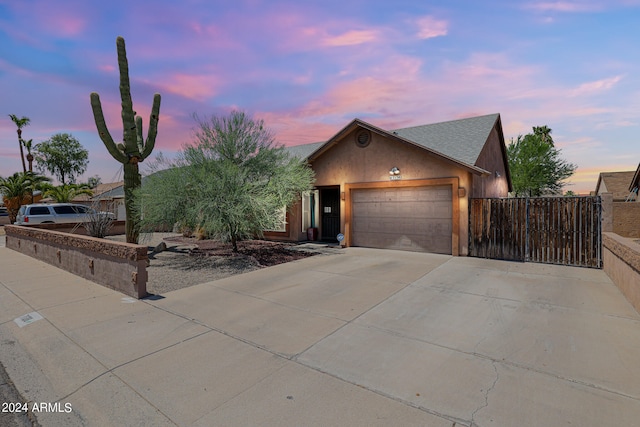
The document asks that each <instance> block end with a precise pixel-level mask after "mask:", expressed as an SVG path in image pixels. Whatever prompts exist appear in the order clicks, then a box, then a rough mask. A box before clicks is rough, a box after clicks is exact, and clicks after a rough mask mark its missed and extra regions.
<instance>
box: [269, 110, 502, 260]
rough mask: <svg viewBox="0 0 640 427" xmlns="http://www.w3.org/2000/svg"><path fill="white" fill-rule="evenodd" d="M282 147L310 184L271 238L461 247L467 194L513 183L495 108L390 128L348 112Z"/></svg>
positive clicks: (443, 249) (492, 193)
mask: <svg viewBox="0 0 640 427" xmlns="http://www.w3.org/2000/svg"><path fill="white" fill-rule="evenodd" d="M289 150H290V152H291V154H293V155H295V156H298V157H300V158H302V159H305V160H306V161H307V162H309V164H310V165H311V167H312V168H313V170H314V171H315V185H314V189H313V191H311V192H309V193H307V194H304V195H303V196H302V197H301V199H300V201H299V202H298V203H296V204H295V205H294V206H293V207H291V208H290V209H289V211H288V212H286V221H283V226H282V228H281V229H279V230H273V231H268V232H266V233H265V237H267V238H271V239H279V240H289V241H302V240H307V239H308V238H309V237H314V238H318V239H319V240H324V241H336V240H337V239H338V235H340V238H343V241H342V243H343V244H344V245H346V246H365V247H372V248H389V249H400V250H409V251H423V252H432V253H442V254H452V255H467V248H468V243H467V242H468V226H469V199H470V198H479V197H506V196H507V195H508V192H509V191H511V190H512V188H511V178H510V174H509V166H508V162H507V154H506V147H505V141H504V135H503V131H502V123H501V119H500V115H499V114H491V115H486V116H480V117H471V118H467V119H462V120H453V121H448V122H444V123H435V124H429V125H423V126H415V127H409V128H404V129H396V130H385V129H381V128H379V127H376V126H373V125H371V124H370V123H367V122H365V121H362V120H359V119H355V120H353V121H352V122H351V123H349V124H347V125H346V126H345V127H344V128H342V129H341V130H340V131H339V132H338V133H336V134H335V135H334V136H333V137H331V138H330V139H329V140H328V141H326V142H320V143H314V144H305V145H298V146H293V147H289ZM309 229H311V230H309Z"/></svg>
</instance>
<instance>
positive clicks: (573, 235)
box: [469, 196, 602, 268]
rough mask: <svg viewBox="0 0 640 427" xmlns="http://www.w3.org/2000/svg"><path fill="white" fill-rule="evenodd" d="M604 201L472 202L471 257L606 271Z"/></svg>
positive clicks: (484, 200)
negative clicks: (603, 224) (603, 228)
mask: <svg viewBox="0 0 640 427" xmlns="http://www.w3.org/2000/svg"><path fill="white" fill-rule="evenodd" d="M601 218H602V211H601V203H600V197H599V196H594V197H540V198H507V199H471V203H470V205H469V255H470V256H474V257H480V258H493V259H504V260H514V261H530V262H540V263H548V264H561V265H572V266H578V267H594V268H602V233H601V231H602V229H601V224H602V222H601Z"/></svg>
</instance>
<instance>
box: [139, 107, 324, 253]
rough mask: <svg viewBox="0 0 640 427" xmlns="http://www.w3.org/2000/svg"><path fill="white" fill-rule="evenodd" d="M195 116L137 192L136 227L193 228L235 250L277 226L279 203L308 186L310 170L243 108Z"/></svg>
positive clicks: (286, 202) (287, 201)
mask: <svg viewBox="0 0 640 427" xmlns="http://www.w3.org/2000/svg"><path fill="white" fill-rule="evenodd" d="M196 121H197V122H198V130H197V131H196V132H195V141H194V142H193V144H192V145H188V146H185V147H184V148H183V150H182V152H181V154H180V156H179V158H178V160H177V161H176V162H174V163H173V164H170V166H171V167H170V168H169V169H167V170H162V171H160V172H157V173H155V174H152V175H150V176H149V177H147V179H146V181H145V184H144V186H143V187H142V189H141V191H140V192H139V193H138V194H139V195H140V197H139V198H138V201H139V202H140V206H141V209H142V211H143V213H144V219H143V227H144V228H148V229H149V228H153V227H155V226H158V225H164V226H167V225H173V224H175V223H180V224H184V225H187V226H189V227H192V228H201V229H202V230H203V231H204V232H205V233H206V234H207V235H209V236H211V237H214V238H217V239H220V240H222V241H227V242H231V244H232V246H233V250H234V251H236V252H237V251H238V245H237V243H238V241H239V240H242V239H244V238H247V237H254V236H261V235H262V232H263V230H268V229H272V228H275V227H276V226H277V225H278V223H279V221H280V220H281V215H280V212H282V208H283V207H285V206H287V207H289V206H291V205H292V204H293V203H294V201H295V200H296V199H297V197H299V195H300V193H301V192H302V191H306V190H309V189H310V188H311V186H312V184H313V171H312V170H311V168H310V167H309V165H308V164H306V163H305V162H302V161H300V160H299V159H296V158H292V157H290V156H289V154H288V152H287V151H286V150H285V149H284V147H282V146H280V145H277V144H276V142H275V140H274V137H273V134H272V133H271V132H270V131H269V130H268V129H266V128H265V126H264V123H263V122H262V121H261V120H254V119H252V118H250V117H249V116H247V115H246V114H245V113H243V112H238V111H234V112H232V113H231V114H230V115H229V116H228V117H211V118H210V119H208V120H200V119H198V118H197V117H196Z"/></svg>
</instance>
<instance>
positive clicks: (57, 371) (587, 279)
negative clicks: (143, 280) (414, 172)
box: [0, 248, 640, 427]
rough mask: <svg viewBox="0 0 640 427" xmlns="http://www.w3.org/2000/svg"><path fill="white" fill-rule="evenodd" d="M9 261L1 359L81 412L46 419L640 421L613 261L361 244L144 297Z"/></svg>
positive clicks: (1, 303) (34, 393) (22, 380)
mask: <svg viewBox="0 0 640 427" xmlns="http://www.w3.org/2000/svg"><path fill="white" fill-rule="evenodd" d="M0 272H1V275H0V344H1V346H0V360H1V361H2V363H3V364H4V365H5V367H6V369H7V373H8V374H9V376H10V377H11V379H12V380H13V382H14V383H15V385H16V387H17V389H18V391H19V392H20V393H22V395H23V397H24V398H25V399H27V400H28V401H29V402H50V403H54V402H60V403H61V405H62V406H61V408H63V409H64V408H65V406H64V405H65V404H67V403H68V404H69V407H71V408H72V410H71V411H69V412H65V411H58V412H53V411H50V412H44V413H37V414H36V416H37V418H38V420H39V421H40V423H41V424H42V425H46V426H57V425H60V426H63V425H64V426H73V425H123V426H128V425H149V426H164V425H172V426H175V425H179V426H208V425H225V426H254V425H262V426H299V425H304V426H342V425H349V426H375V425H378V426H390V425H403V426H408V425H415V426H443V427H444V426H449V427H450V426H452V425H455V426H463V425H466V426H471V425H474V426H513V425H518V426H557V425H579V426H581V427H584V426H598V427H599V426H603V425H636V424H637V421H638V420H639V419H640V363H638V361H639V360H640V316H639V315H638V314H637V313H636V312H635V311H634V310H633V308H632V307H631V305H630V304H629V303H628V302H627V301H626V300H625V299H624V297H623V296H622V295H621V294H620V292H619V291H618V290H617V288H616V287H615V286H614V285H613V284H612V283H611V281H610V280H609V279H608V278H607V277H606V275H605V274H604V273H603V272H602V271H600V270H591V269H579V268H570V267H559V266H551V265H542V264H520V263H513V262H501V261H489V260H481V259H473V258H453V257H449V256H443V255H431V254H422V253H410V252H399V251H387V250H374V249H365V248H349V249H345V250H344V253H343V254H341V255H325V256H315V257H311V258H307V259H304V260H299V261H296V262H293V263H289V264H284V265H279V266H275V267H270V268H266V269H262V270H257V271H253V272H251V273H247V274H243V275H238V276H234V277H229V278H226V279H223V280H218V281H215V282H210V283H206V284H203V285H198V286H194V287H191V288H186V289H182V290H178V291H175V292H170V293H168V294H166V295H164V298H161V299H148V300H143V301H135V300H131V299H130V298H127V297H124V296H123V295H121V294H118V293H116V292H114V291H111V290H109V289H105V288H103V287H101V286H99V285H95V284H93V283H91V282H87V281H86V280H84V279H80V278H77V277H75V276H73V275H70V274H68V273H66V272H63V271H60V270H58V269H56V268H54V267H51V266H49V265H47V264H43V263H40V262H38V261H35V260H33V259H31V258H28V257H26V256H24V255H21V254H18V253H16V252H13V251H11V250H8V249H6V248H0ZM34 312H35V313H36V316H33V313H34ZM27 313H31V314H32V316H31V320H30V321H29V322H27V323H26V324H25V323H24V322H23V324H22V325H20V324H19V323H20V321H19V320H20V319H21V318H23V319H24V315H25V314H27ZM38 315H40V316H42V319H41V320H37V318H38ZM14 319H16V320H18V321H15V320H14ZM34 319H36V320H35V321H33V320H34Z"/></svg>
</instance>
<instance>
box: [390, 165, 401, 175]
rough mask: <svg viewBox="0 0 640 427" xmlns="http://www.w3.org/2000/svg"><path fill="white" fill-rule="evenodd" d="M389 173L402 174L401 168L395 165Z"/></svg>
mask: <svg viewBox="0 0 640 427" xmlns="http://www.w3.org/2000/svg"><path fill="white" fill-rule="evenodd" d="M389 175H400V169H398V168H397V167H395V166H394V167H393V168H391V170H390V171H389Z"/></svg>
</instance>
